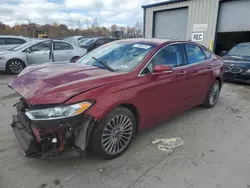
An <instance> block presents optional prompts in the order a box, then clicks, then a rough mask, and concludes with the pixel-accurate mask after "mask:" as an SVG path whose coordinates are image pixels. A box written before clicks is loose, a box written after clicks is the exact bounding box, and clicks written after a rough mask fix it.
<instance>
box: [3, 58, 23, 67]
mask: <svg viewBox="0 0 250 188" xmlns="http://www.w3.org/2000/svg"><path fill="white" fill-rule="evenodd" d="M13 60H18V61H21V62H22V63H23V64H24V67H26V66H27V65H26V63H25V62H24V61H23V60H22V59H20V58H12V59H9V60H8V61H7V62H6V64H5V68H6V67H7V64H8V63H9V62H10V61H13Z"/></svg>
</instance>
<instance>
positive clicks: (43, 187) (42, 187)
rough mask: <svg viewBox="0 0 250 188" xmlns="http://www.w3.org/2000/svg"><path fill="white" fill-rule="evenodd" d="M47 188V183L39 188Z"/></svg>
mask: <svg viewBox="0 0 250 188" xmlns="http://www.w3.org/2000/svg"><path fill="white" fill-rule="evenodd" d="M45 187H47V183H42V184H41V185H40V186H39V188H45Z"/></svg>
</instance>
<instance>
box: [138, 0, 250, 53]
mask: <svg viewBox="0 0 250 188" xmlns="http://www.w3.org/2000/svg"><path fill="white" fill-rule="evenodd" d="M142 8H143V9H144V36H145V37H146V38H152V37H155V38H173V39H179V40H192V41H196V42H198V43H201V44H203V45H204V46H206V47H209V48H210V49H212V50H213V51H216V52H217V53H220V52H221V51H222V50H229V49H230V48H231V47H232V46H234V45H235V44H237V43H239V42H245V41H250V22H249V19H250V0H169V1H164V2H160V3H155V4H150V5H143V6H142Z"/></svg>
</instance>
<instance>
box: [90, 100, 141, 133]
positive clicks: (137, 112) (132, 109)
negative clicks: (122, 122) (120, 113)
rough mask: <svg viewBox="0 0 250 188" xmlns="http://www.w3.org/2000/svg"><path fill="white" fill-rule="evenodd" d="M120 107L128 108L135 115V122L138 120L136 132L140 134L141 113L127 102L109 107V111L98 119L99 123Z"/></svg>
mask: <svg viewBox="0 0 250 188" xmlns="http://www.w3.org/2000/svg"><path fill="white" fill-rule="evenodd" d="M118 107H123V108H126V109H128V110H129V111H131V112H132V114H133V115H134V117H135V120H136V132H138V131H139V127H140V113H139V110H138V108H137V107H136V106H135V105H134V104H132V103H129V102H126V101H123V102H120V103H116V104H113V105H111V106H109V107H108V109H107V110H106V111H105V112H104V113H102V114H101V116H100V117H98V120H99V121H100V120H102V119H103V118H104V117H105V116H107V115H108V114H109V113H110V112H111V111H112V110H113V109H115V108H118ZM89 115H91V116H94V114H89ZM94 117H95V116H94Z"/></svg>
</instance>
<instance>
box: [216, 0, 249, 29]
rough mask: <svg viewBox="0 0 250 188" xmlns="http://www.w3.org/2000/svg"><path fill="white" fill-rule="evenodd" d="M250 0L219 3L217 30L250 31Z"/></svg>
mask: <svg viewBox="0 0 250 188" xmlns="http://www.w3.org/2000/svg"><path fill="white" fill-rule="evenodd" d="M249 18H250V1H249V0H241V1H239V0H237V1H226V2H221V3H220V11H219V20H218V32H237V31H250V24H249Z"/></svg>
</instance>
